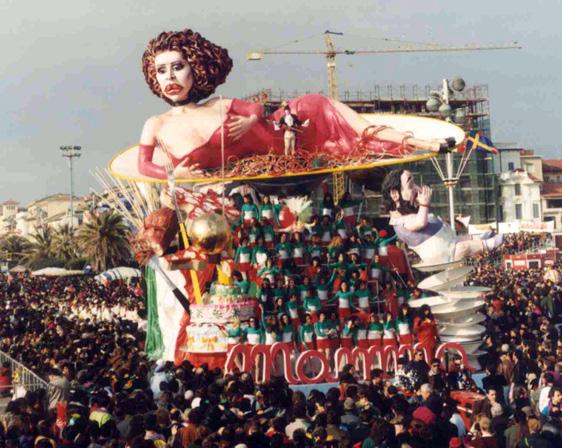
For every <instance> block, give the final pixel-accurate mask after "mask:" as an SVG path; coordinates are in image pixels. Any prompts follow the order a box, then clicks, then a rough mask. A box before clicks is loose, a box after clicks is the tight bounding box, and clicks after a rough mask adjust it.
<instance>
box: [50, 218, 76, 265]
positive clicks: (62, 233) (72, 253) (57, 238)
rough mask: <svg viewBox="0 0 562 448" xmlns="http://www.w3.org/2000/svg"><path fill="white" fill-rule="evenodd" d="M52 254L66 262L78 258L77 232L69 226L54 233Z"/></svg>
mask: <svg viewBox="0 0 562 448" xmlns="http://www.w3.org/2000/svg"><path fill="white" fill-rule="evenodd" d="M51 252H52V255H53V256H55V257H56V258H58V259H59V260H63V261H65V262H66V261H68V260H71V259H73V258H76V257H77V256H78V254H77V247H76V237H75V232H74V229H73V228H72V227H70V226H69V225H68V224H64V225H62V226H60V227H59V228H58V229H56V230H55V231H54V232H53V239H52V245H51Z"/></svg>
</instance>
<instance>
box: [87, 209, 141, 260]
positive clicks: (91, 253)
mask: <svg viewBox="0 0 562 448" xmlns="http://www.w3.org/2000/svg"><path fill="white" fill-rule="evenodd" d="M129 236H130V230H129V228H128V227H127V224H126V223H125V220H124V219H123V217H122V216H121V215H120V214H118V213H115V212H113V211H111V210H109V211H106V212H103V213H101V214H99V215H93V216H92V219H91V221H88V222H86V223H84V224H82V225H81V226H80V227H79V228H78V230H77V232H76V242H77V244H78V248H79V249H80V252H81V253H80V255H81V256H83V257H85V258H87V259H88V260H90V263H91V264H92V267H93V268H94V269H95V270H96V271H105V270H106V269H107V268H110V267H114V266H118V265H119V264H121V263H123V262H125V261H128V260H129V259H130V258H131V249H130V246H129Z"/></svg>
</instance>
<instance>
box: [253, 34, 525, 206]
mask: <svg viewBox="0 0 562 448" xmlns="http://www.w3.org/2000/svg"><path fill="white" fill-rule="evenodd" d="M332 36H343V33H339V32H335V31H330V30H326V31H324V44H325V46H326V49H325V50H323V51H322V50H301V51H298V50H294V51H292V50H277V49H263V50H256V51H251V52H249V53H248V54H247V60H248V61H259V60H262V59H263V56H264V55H314V54H320V55H324V57H325V58H326V68H327V69H328V96H329V97H330V98H332V99H334V100H337V99H339V94H338V80H337V73H336V56H338V55H347V56H353V55H364V54H388V53H430V52H461V51H485V50H509V49H519V50H520V49H521V48H522V47H521V46H520V45H519V44H518V43H517V42H513V43H510V44H492V45H461V46H444V45H437V44H428V43H421V42H402V43H403V44H405V45H404V46H398V47H395V48H383V49H378V50H338V49H336V46H335V45H334V41H333V40H332ZM383 40H384V41H385V42H400V41H396V40H392V39H383ZM293 42H298V41H293ZM422 45H425V46H422ZM333 185H334V187H333V196H334V200H335V201H338V200H339V199H340V198H341V196H342V195H343V193H344V192H345V176H344V174H343V173H341V172H340V173H334V175H333Z"/></svg>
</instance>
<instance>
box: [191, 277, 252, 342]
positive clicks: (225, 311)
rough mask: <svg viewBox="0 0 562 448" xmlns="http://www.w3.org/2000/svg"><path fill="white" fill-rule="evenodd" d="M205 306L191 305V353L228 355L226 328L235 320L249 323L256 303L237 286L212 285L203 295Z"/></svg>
mask: <svg viewBox="0 0 562 448" xmlns="http://www.w3.org/2000/svg"><path fill="white" fill-rule="evenodd" d="M202 302H203V303H201V304H192V305H191V307H190V311H191V322H190V325H188V327H187V334H188V339H187V347H186V348H185V349H186V351H187V352H189V353H225V352H226V350H227V335H226V331H225V330H226V329H227V328H228V326H229V325H230V324H231V323H233V322H234V321H235V320H237V319H238V320H239V321H240V322H241V323H246V322H247V321H248V320H249V319H250V318H252V317H254V315H255V307H256V304H255V300H253V299H250V298H248V296H246V295H244V294H242V292H241V291H240V288H238V287H237V286H234V285H221V284H218V283H213V284H212V285H211V287H210V289H209V292H208V293H205V294H204V295H203V300H202Z"/></svg>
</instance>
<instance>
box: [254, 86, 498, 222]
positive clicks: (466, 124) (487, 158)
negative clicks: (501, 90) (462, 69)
mask: <svg viewBox="0 0 562 448" xmlns="http://www.w3.org/2000/svg"><path fill="white" fill-rule="evenodd" d="M433 90H434V88H432V87H431V86H429V85H425V86H419V85H411V86H406V85H401V86H392V85H377V86H374V88H373V89H372V90H370V91H355V92H350V91H345V92H340V94H339V99H340V101H342V102H344V103H345V104H347V105H348V106H349V107H351V108H352V109H354V110H355V111H357V112H360V113H393V114H414V115H419V116H426V117H433V118H440V117H439V114H438V113H432V112H428V111H427V110H426V107H425V104H426V101H427V99H428V97H429V95H430V93H431V92H432V91H433ZM306 93H321V94H324V92H322V91H319V92H311V91H308V92H299V91H289V90H286V91H284V90H280V91H271V90H262V91H259V92H257V93H255V94H253V95H250V96H248V97H247V98H246V99H247V100H252V101H256V102H260V103H262V104H263V105H264V107H265V110H266V113H271V112H273V111H274V110H275V109H277V108H279V107H280V105H281V102H282V101H284V100H289V99H291V98H295V97H297V96H301V95H304V94H306ZM449 104H450V105H451V107H452V108H453V109H454V110H456V114H455V115H454V120H455V122H456V123H458V124H459V125H460V126H461V127H462V128H463V129H465V130H466V131H468V130H478V131H479V132H481V133H483V134H485V135H487V136H488V137H491V136H492V135H491V129H490V113H489V101H488V86H486V85H478V86H473V87H468V88H466V89H465V90H464V91H462V92H455V94H454V97H452V98H451V99H450V101H449ZM440 157H441V159H444V157H442V156H440ZM459 159H460V157H455V170H456V166H457V164H458V161H459ZM440 163H441V166H444V160H440ZM408 169H410V170H411V171H412V172H414V173H415V174H416V176H417V177H418V182H420V183H424V184H428V185H431V186H432V187H433V201H432V203H433V208H434V212H435V213H436V214H437V215H440V216H442V217H444V218H445V217H448V216H449V203H448V196H447V190H446V188H445V187H444V186H443V183H442V181H441V179H440V178H439V176H438V174H437V172H436V170H435V168H434V167H433V164H432V163H430V162H429V161H423V162H416V163H411V164H409V165H408ZM348 188H350V189H352V190H353V191H355V192H357V191H358V190H360V188H361V187H360V186H356V185H353V184H350V185H349V186H348ZM378 193H379V192H373V194H367V197H368V201H367V207H366V208H365V212H366V213H369V214H373V215H379V214H380V195H379V194H378ZM496 198H497V184H496V178H495V176H494V159H493V156H491V155H487V154H482V153H480V152H474V153H473V154H472V155H471V158H470V161H469V162H468V163H467V166H466V168H465V170H464V173H463V175H462V176H461V179H460V180H459V182H458V184H457V187H456V188H455V212H456V214H462V215H463V216H471V223H486V222H493V221H496V219H497V216H496V211H497V199H496Z"/></svg>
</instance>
